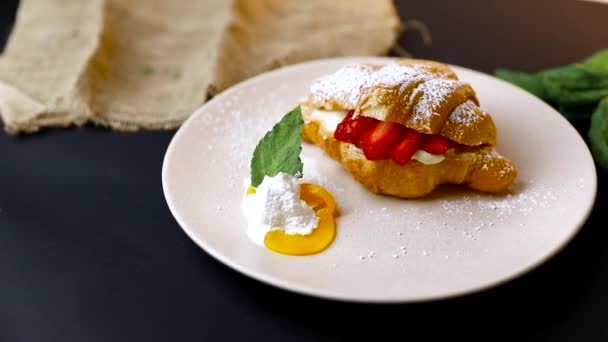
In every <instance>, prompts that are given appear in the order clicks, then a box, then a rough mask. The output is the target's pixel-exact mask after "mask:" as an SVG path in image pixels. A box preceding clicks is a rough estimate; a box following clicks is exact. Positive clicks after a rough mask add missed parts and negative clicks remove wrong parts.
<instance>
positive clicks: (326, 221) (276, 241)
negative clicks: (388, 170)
mask: <svg viewBox="0 0 608 342" xmlns="http://www.w3.org/2000/svg"><path fill="white" fill-rule="evenodd" d="M255 192H256V188H255V187H253V186H250V187H249V188H248V189H247V195H251V194H255ZM300 198H301V199H302V200H303V201H304V202H306V204H308V205H309V206H310V207H312V208H313V210H314V211H315V213H316V214H317V217H318V218H319V223H318V224H317V227H316V228H315V229H314V230H313V231H312V233H310V234H308V235H300V234H286V233H285V232H283V231H282V230H272V231H270V232H268V233H267V234H266V237H265V238H264V244H265V245H266V247H268V249H270V250H271V251H274V252H277V253H280V254H287V255H310V254H315V253H319V252H321V251H323V250H324V249H326V248H327V247H328V246H329V245H331V243H332V242H333V241H334V238H335V237H336V223H335V219H334V216H335V213H336V200H335V199H334V196H332V194H331V193H330V192H329V191H327V190H326V189H324V188H322V187H320V186H318V185H315V184H310V183H304V184H301V185H300Z"/></svg>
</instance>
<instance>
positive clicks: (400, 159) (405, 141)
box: [391, 128, 422, 166]
mask: <svg viewBox="0 0 608 342" xmlns="http://www.w3.org/2000/svg"><path fill="white" fill-rule="evenodd" d="M421 141H422V134H421V133H419V132H417V131H415V130H413V129H409V128H405V129H404V130H403V135H402V139H401V141H400V142H398V143H397V145H395V147H393V149H392V150H391V159H392V160H393V161H394V162H395V163H397V164H399V165H401V166H403V165H405V164H407V162H409V161H410V159H412V156H413V155H414V153H416V151H417V150H418V148H419V147H420V142H421Z"/></svg>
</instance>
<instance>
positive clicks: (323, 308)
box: [0, 0, 608, 341]
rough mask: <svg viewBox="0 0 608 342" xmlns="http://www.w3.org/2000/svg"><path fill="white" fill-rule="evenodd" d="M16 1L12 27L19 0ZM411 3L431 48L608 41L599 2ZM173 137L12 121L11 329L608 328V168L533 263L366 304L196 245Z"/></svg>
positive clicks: (4, 324) (7, 11) (4, 241)
mask: <svg viewBox="0 0 608 342" xmlns="http://www.w3.org/2000/svg"><path fill="white" fill-rule="evenodd" d="M0 6H1V7H0V18H1V19H0V20H1V25H0V34H2V33H4V35H6V34H7V33H8V32H9V30H10V27H11V23H12V21H13V17H14V11H15V7H16V4H15V1H6V0H5V1H3V2H2V3H1V5H0ZM398 7H399V11H400V14H401V16H402V18H403V19H420V20H423V21H424V22H425V23H427V25H428V26H429V28H430V30H431V32H432V34H433V44H432V45H431V46H430V47H425V46H423V44H422V43H421V40H420V38H419V37H418V36H417V35H416V34H407V35H405V36H404V37H402V38H401V43H402V44H403V45H404V46H405V47H407V48H408V49H410V50H411V51H412V52H414V54H415V55H416V56H417V57H423V58H432V59H438V60H443V61H446V62H450V63H454V64H459V65H463V66H466V67H470V68H474V69H478V70H482V71H486V72H491V71H492V70H493V69H494V68H496V67H499V66H502V67H509V68H516V69H523V70H537V69H541V68H546V67H552V66H556V65H560V64H565V63H569V62H573V61H577V60H579V59H581V58H583V57H585V56H587V55H589V54H590V53H592V52H594V51H596V50H597V49H599V48H603V47H608V5H603V4H599V3H592V2H583V1H577V0H563V1H561V0H560V1H489V0H488V1H484V0H477V1H474V0H460V1H448V0H446V1H439V0H425V1H399V4H398ZM577 129H579V131H580V132H581V133H582V134H584V133H585V131H586V129H587V127H586V125H585V123H581V124H580V125H578V126H577ZM173 134H174V132H166V131H163V132H141V133H136V134H125V133H115V132H111V131H109V130H107V129H103V128H95V127H85V128H70V129H52V130H47V131H44V132H42V133H40V134H36V135H32V136H20V137H12V136H8V135H5V134H0V341H133V340H142V341H204V340H211V341H215V340H245V339H251V340H262V341H287V340H289V341H291V340H293V341H310V340H319V341H324V340H341V339H344V340H347V339H352V338H355V337H362V338H365V339H366V340H368V341H377V340H385V339H386V340H388V339H389V338H392V339H395V338H397V339H399V340H429V339H433V338H435V337H443V338H449V339H450V340H460V338H463V337H467V338H468V339H469V340H476V339H481V340H490V341H493V340H514V341H521V340H534V341H562V340H564V341H574V340H580V341H606V340H608V230H607V229H608V227H607V225H606V223H605V222H606V221H605V219H606V215H605V214H604V213H602V211H605V210H607V209H608V206H607V202H608V199H607V197H608V189H607V187H606V182H607V180H608V178H606V177H607V176H608V175H607V173H606V172H605V171H598V176H599V191H598V197H597V202H596V204H595V208H594V210H593V213H592V214H591V217H590V218H589V221H588V222H587V223H586V224H585V226H584V227H583V228H582V230H581V232H580V233H579V234H578V235H577V236H576V237H575V238H574V240H573V241H572V242H571V243H570V244H569V245H568V246H567V247H566V248H565V249H563V250H562V251H561V252H560V253H559V254H558V255H556V256H555V257H554V258H552V259H551V260H550V261H548V262H547V263H545V264H544V265H542V266H540V267H539V268H537V269H535V270H533V271H532V272H530V273H528V274H526V275H524V276H522V277H520V278H518V279H516V280H514V281H511V282H509V283H507V284H504V285H501V286H498V287H495V288H492V289H490V290H486V291H483V292H480V293H476V294H471V295H468V296H464V297H458V298H453V299H449V300H441V301H434V302H427V303H418V304H401V305H363V304H350V303H341V302H333V301H327V300H321V299H315V298H310V297H306V296H302V295H297V294H293V293H289V292H286V291H283V290H279V289H276V288H273V287H270V286H267V285H263V284H261V283H258V282H257V281H255V280H252V279H249V278H247V277H245V276H243V275H241V274H239V273H237V272H235V271H233V270H231V269H229V268H228V267H225V266H223V265H222V264H220V263H219V262H218V261H216V260H215V259H213V258H211V257H210V256H209V255H207V254H206V253H205V252H204V251H202V250H201V249H199V248H198V247H197V246H196V245H195V244H194V243H193V242H191V241H190V240H189V239H188V238H187V236H186V235H185V234H184V233H183V232H182V230H181V229H180V228H179V226H178V225H177V223H176V222H175V220H174V219H173V217H172V216H171V214H170V212H169V210H168V208H167V206H166V204H165V199H164V197H163V194H162V189H161V178H160V170H161V163H162V158H163V155H164V153H165V149H166V147H167V145H168V143H169V141H170V140H171V137H172V135H173ZM564 162H567V156H564Z"/></svg>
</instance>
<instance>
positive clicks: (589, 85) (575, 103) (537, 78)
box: [496, 49, 608, 118]
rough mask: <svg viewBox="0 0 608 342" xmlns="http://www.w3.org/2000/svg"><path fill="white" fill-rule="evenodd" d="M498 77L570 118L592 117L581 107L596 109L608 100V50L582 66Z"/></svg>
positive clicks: (498, 73)
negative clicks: (603, 100)
mask: <svg viewBox="0 0 608 342" xmlns="http://www.w3.org/2000/svg"><path fill="white" fill-rule="evenodd" d="M496 76H497V77H499V78H502V79H504V80H505V81H508V82H511V83H513V84H515V85H517V86H519V87H521V88H523V89H525V90H527V91H529V92H531V93H532V94H534V95H536V96H538V97H540V98H541V99H543V100H544V101H546V102H548V103H549V104H551V105H553V106H554V107H556V108H557V109H558V110H560V112H562V114H564V116H566V117H571V116H570V115H572V114H574V113H577V114H574V115H572V116H574V117H579V118H580V117H589V113H590V112H585V111H582V110H579V107H589V106H591V107H592V108H594V107H595V106H596V105H597V103H598V102H599V101H600V100H601V99H603V98H604V97H606V96H608V49H604V50H600V51H599V52H597V53H595V54H594V55H592V56H591V57H589V58H587V59H586V60H584V61H582V62H580V63H574V64H570V65H566V66H563V67H559V68H553V69H548V70H544V71H540V72H537V73H532V74H528V73H524V72H515V71H509V70H505V69H498V70H496Z"/></svg>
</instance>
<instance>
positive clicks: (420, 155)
mask: <svg viewBox="0 0 608 342" xmlns="http://www.w3.org/2000/svg"><path fill="white" fill-rule="evenodd" d="M412 159H414V160H417V161H419V162H421V163H422V164H425V165H432V164H437V163H441V162H442V161H443V160H444V159H445V156H444V155H443V154H432V153H428V152H427V151H423V150H417V151H416V153H414V155H413V156H412Z"/></svg>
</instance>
